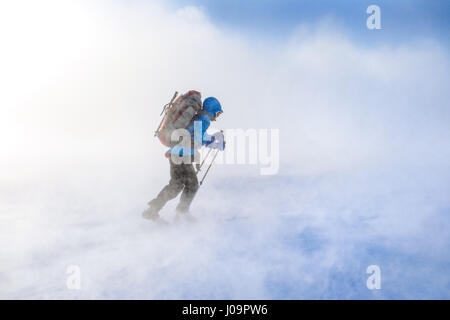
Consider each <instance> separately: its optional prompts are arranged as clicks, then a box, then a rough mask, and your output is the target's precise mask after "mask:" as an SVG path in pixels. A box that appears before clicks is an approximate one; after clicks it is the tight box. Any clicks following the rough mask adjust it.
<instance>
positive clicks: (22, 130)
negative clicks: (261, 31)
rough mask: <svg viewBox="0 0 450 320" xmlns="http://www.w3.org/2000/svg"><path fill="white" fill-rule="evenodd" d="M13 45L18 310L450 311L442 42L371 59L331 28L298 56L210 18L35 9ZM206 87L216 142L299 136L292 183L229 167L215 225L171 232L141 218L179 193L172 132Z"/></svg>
mask: <svg viewBox="0 0 450 320" xmlns="http://www.w3.org/2000/svg"><path fill="white" fill-rule="evenodd" d="M0 38H2V39H3V41H2V43H1V50H0V70H2V72H1V73H0V88H1V94H0V146H1V149H0V164H1V168H2V170H1V176H0V219H1V223H0V243H1V249H0V297H1V298H14V299H29V298H34V299H55V298H64V299H99V298H103V299H140V298H146V299H206V298H208V299H283V298H289V299H303V298H309V299H324V298H344V299H345V298H363V299H364V298H365V299H382V298H388V299H392V298H395V299H396V298H415V299H424V298H438V299H442V298H448V297H449V292H450V291H449V290H448V289H449V285H450V279H449V276H448V270H449V267H450V261H449V256H448V249H449V244H450V239H449V236H448V232H447V230H448V227H449V225H450V223H449V219H448V214H449V208H450V204H449V198H448V194H449V191H450V190H449V189H450V188H449V187H450V183H449V181H450V180H449V178H450V177H449V170H448V169H449V164H448V159H449V158H450V139H449V138H450V136H449V133H450V130H449V127H448V123H449V120H450V114H449V105H448V101H450V99H449V98H450V97H449V92H448V89H447V86H448V83H449V81H450V79H449V74H450V72H449V71H450V68H449V56H448V50H447V49H446V47H445V46H443V45H441V44H440V42H439V39H436V38H434V37H433V35H430V36H429V37H424V36H421V37H420V38H419V37H418V38H416V39H415V40H414V41H408V42H401V41H399V42H398V44H392V43H390V44H386V45H381V44H379V43H377V44H374V45H373V46H371V45H367V44H364V45H362V44H360V43H358V42H355V40H351V39H350V38H349V37H347V36H346V33H345V30H340V29H339V28H338V27H336V25H335V23H334V21H333V20H332V19H330V18H329V17H324V18H323V19H321V20H319V21H317V22H316V23H314V24H303V23H301V22H300V23H299V25H298V26H297V27H296V28H295V29H293V30H292V31H291V33H290V35H289V37H288V40H287V41H283V42H281V43H280V42H274V41H273V40H270V39H267V40H264V39H254V38H252V37H250V36H249V35H246V34H245V33H238V32H235V31H233V30H230V29H221V28H220V27H218V26H216V25H215V24H214V23H213V22H212V21H211V20H210V18H209V17H208V13H207V12H206V10H205V9H202V8H200V7H193V6H187V7H181V8H174V7H173V6H168V5H167V4H163V2H160V1H154V2H145V3H144V2H131V3H130V4H128V5H125V4H123V3H122V2H109V1H108V2H107V1H96V2H91V1H76V2H72V1H39V3H35V2H32V1H15V2H14V3H8V4H7V3H2V4H1V5H0ZM190 89H194V90H199V91H200V92H201V93H202V96H203V98H206V97H208V96H214V97H217V98H218V99H219V100H220V101H221V103H222V106H223V109H224V114H223V115H222V116H221V118H220V119H219V120H218V121H217V123H214V128H212V129H213V130H219V129H224V130H227V129H244V130H246V129H256V130H259V129H268V130H270V129H279V135H280V136H279V145H278V146H276V147H277V148H276V149H274V150H277V151H279V160H280V163H279V170H278V172H277V174H276V175H266V176H264V175H261V174H260V167H259V166H258V165H240V164H233V165H231V164H227V163H226V162H222V163H220V162H219V163H218V164H216V165H215V166H213V167H212V169H211V172H210V173H209V176H208V178H207V180H206V182H205V184H204V185H202V187H201V188H200V190H199V192H198V194H197V196H196V199H195V200H194V202H193V205H192V208H191V211H192V214H193V215H194V216H196V217H198V219H199V222H198V223H197V224H195V225H171V226H169V227H167V228H158V227H157V226H155V225H152V224H151V222H149V221H146V220H144V219H142V217H141V213H142V211H143V210H144V209H145V208H146V203H147V202H148V201H149V200H151V199H152V198H153V197H154V196H156V194H157V192H159V191H160V189H161V188H162V187H163V186H164V185H165V184H166V183H167V182H168V179H169V166H168V163H167V159H166V158H165V157H164V153H165V151H166V148H165V147H164V146H162V145H161V144H160V143H159V141H158V140H157V139H156V138H154V137H153V133H154V130H155V129H156V127H157V125H158V123H159V121H160V118H159V114H160V112H161V108H162V106H163V105H164V104H165V103H167V102H168V101H169V100H170V98H171V96H172V95H173V92H174V91H176V90H177V91H179V92H185V91H188V90H190ZM226 152H227V150H225V153H226ZM224 156H225V155H224ZM175 205H176V200H174V201H172V202H170V203H169V204H168V205H167V206H166V207H165V208H164V209H163V211H162V215H163V216H164V217H165V218H166V219H168V220H169V221H171V220H172V219H173V216H174V208H175ZM373 264H375V265H379V266H380V267H381V270H382V276H383V280H382V283H383V287H382V288H383V289H382V290H379V291H377V290H376V291H370V290H368V289H367V287H366V279H367V276H368V275H367V274H366V268H367V267H368V266H369V265H373ZM70 265H77V266H79V267H80V270H81V279H82V280H81V290H69V289H68V288H67V286H66V281H67V277H68V275H67V274H66V270H67V267H68V266H70Z"/></svg>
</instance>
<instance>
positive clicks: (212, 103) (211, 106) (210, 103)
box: [203, 97, 223, 119]
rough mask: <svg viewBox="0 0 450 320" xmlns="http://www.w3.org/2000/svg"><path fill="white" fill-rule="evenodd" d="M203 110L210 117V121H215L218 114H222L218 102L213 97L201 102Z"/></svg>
mask: <svg viewBox="0 0 450 320" xmlns="http://www.w3.org/2000/svg"><path fill="white" fill-rule="evenodd" d="M203 110H204V111H205V112H206V113H207V114H208V115H209V116H210V118H211V119H215V118H216V116H217V113H218V112H220V113H223V110H222V106H221V105H220V102H219V100H217V99H216V98H214V97H209V98H206V99H205V100H204V101H203Z"/></svg>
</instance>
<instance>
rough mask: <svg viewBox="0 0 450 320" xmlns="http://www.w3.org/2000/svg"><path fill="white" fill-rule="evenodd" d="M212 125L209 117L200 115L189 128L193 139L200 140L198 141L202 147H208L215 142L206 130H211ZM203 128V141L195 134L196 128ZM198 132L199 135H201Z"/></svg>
mask: <svg viewBox="0 0 450 320" xmlns="http://www.w3.org/2000/svg"><path fill="white" fill-rule="evenodd" d="M210 124H211V122H210V120H209V118H208V117H207V116H203V115H200V116H198V117H197V118H196V119H195V121H194V122H193V123H192V124H191V125H190V126H189V128H188V131H189V133H190V135H191V138H192V139H198V140H197V141H198V142H199V143H201V144H202V145H206V146H208V145H209V144H211V143H212V142H214V137H213V136H210V135H209V134H208V133H207V132H206V130H207V129H208V128H209V125H210ZM200 126H201V140H200V139H199V138H198V137H197V136H196V135H195V134H194V130H195V128H200ZM199 133H200V132H198V133H197V134H199Z"/></svg>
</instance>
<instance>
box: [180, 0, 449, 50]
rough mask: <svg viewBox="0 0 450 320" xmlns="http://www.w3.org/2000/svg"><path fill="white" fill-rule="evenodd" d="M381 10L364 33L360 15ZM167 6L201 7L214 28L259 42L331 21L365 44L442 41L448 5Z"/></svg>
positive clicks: (409, 0) (382, 1)
mask: <svg viewBox="0 0 450 320" xmlns="http://www.w3.org/2000/svg"><path fill="white" fill-rule="evenodd" d="M371 4H376V5H378V6H380V8H381V16H382V18H381V19H382V28H383V30H379V31H376V32H370V31H369V30H367V28H366V24H365V22H366V19H367V17H368V15H367V14H366V9H367V7H368V6H369V5H371ZM172 5H173V6H186V5H194V6H201V7H203V8H204V9H205V10H206V12H207V14H208V15H209V16H210V17H211V19H212V20H213V21H214V24H216V25H219V26H222V27H226V28H230V29H234V30H239V32H243V31H245V32H248V33H251V34H254V35H255V34H256V35H258V36H262V37H267V36H269V37H275V38H280V37H281V38H283V37H284V36H286V35H288V34H289V32H290V31H291V30H292V29H293V28H294V27H295V26H297V25H299V24H302V23H315V22H317V21H319V20H320V19H321V18H323V17H325V16H328V17H332V18H333V19H334V21H335V22H336V25H337V26H338V27H339V28H344V29H345V30H346V31H347V33H348V35H351V36H353V37H356V38H357V39H359V40H367V41H377V42H379V41H387V40H392V41H407V40H410V39H414V38H415V37H418V36H419V37H422V36H425V37H428V36H430V35H431V36H433V37H438V38H440V39H442V40H444V41H448V38H449V37H448V33H449V32H448V31H449V30H450V18H449V17H450V2H449V1H445V0H431V1H426V0H397V1H386V0H378V1H374V0H345V1H331V0H321V1H320V0H319V1H314V0H296V1H295V0H277V1H275V0H259V1H258V0H247V1H240V0H225V1H224V0H218V1H207V0H172Z"/></svg>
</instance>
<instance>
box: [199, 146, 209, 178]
mask: <svg viewBox="0 0 450 320" xmlns="http://www.w3.org/2000/svg"><path fill="white" fill-rule="evenodd" d="M211 151H212V149H209V150H208V152H207V153H206V156H205V157H204V158H203V161H202V163H201V164H200V166H198V168H197V174H198V173H199V172H200V170H201V169H202V167H203V164H204V163H205V161H206V159H207V158H208V156H209V154H210V153H211Z"/></svg>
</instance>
